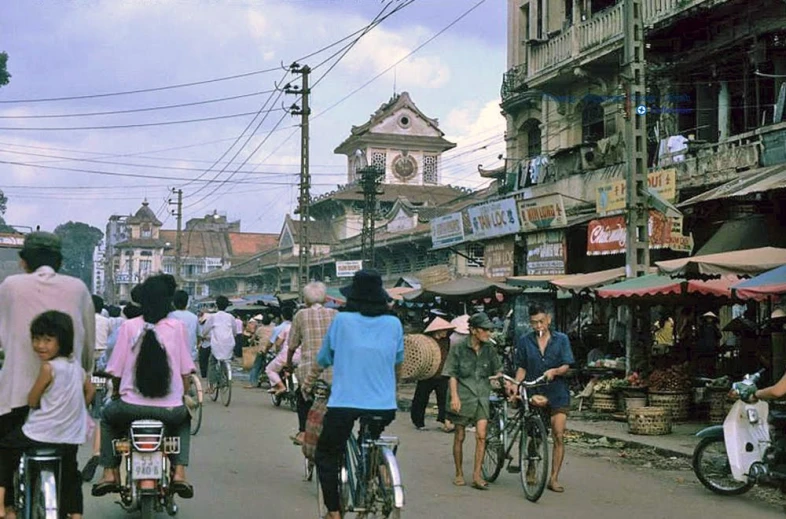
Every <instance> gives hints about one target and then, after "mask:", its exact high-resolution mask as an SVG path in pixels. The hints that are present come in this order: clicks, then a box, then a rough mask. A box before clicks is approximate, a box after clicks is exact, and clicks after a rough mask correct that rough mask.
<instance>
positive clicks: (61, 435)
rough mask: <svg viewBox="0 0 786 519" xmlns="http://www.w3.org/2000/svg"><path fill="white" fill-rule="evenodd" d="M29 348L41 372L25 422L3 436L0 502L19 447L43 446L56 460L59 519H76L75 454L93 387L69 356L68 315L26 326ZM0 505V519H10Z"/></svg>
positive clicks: (43, 317) (79, 508) (78, 482)
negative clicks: (54, 453)
mask: <svg viewBox="0 0 786 519" xmlns="http://www.w3.org/2000/svg"><path fill="white" fill-rule="evenodd" d="M30 334H31V337H32V343H33V349H34V350H35V352H36V354H37V355H38V357H39V358H40V359H41V369H40V371H39V373H38V378H37V379H36V382H35V384H34V385H33V388H32V389H31V390H30V393H29V394H28V397H27V400H28V404H29V405H30V409H31V411H30V414H29V415H28V417H27V421H26V422H25V424H24V425H23V426H22V427H21V428H19V429H17V430H15V431H13V432H11V433H10V434H9V435H8V436H6V437H5V438H3V440H2V443H0V475H2V478H3V479H2V480H1V482H0V484H2V486H0V502H2V499H4V497H5V492H13V487H12V485H11V484H9V483H10V482H11V481H12V479H13V478H12V477H11V479H9V478H8V476H9V475H10V476H13V473H14V470H16V467H18V466H19V458H20V457H21V454H22V452H23V451H24V450H25V449H28V448H30V447H45V448H55V449H57V450H58V451H59V452H60V454H61V456H62V461H61V473H62V477H61V487H60V503H61V505H62V512H63V514H64V515H63V517H65V515H66V514H68V515H69V516H70V517H71V519H81V517H82V513H83V501H82V479H81V477H80V475H79V468H78V466H77V461H76V454H77V449H78V448H79V445H81V444H83V443H85V441H86V440H87V420H88V416H87V406H86V404H85V402H89V401H91V400H92V399H93V393H94V389H93V385H92V384H91V382H90V377H88V376H87V375H86V374H85V371H84V369H82V366H81V365H80V364H79V362H77V361H76V360H75V359H74V358H73V355H72V353H73V351H74V324H73V321H72V320H71V317H69V316H68V314H65V313H63V312H58V311H54V310H51V311H48V312H44V313H42V314H40V315H39V316H38V317H36V318H35V319H33V322H32V324H31V325H30ZM1 508H2V507H0V518H2V517H6V518H8V519H11V518H13V517H16V514H15V512H14V511H13V510H7V511H6V513H4V511H3V510H2V509H1Z"/></svg>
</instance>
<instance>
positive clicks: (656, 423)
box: [628, 407, 671, 436]
mask: <svg viewBox="0 0 786 519" xmlns="http://www.w3.org/2000/svg"><path fill="white" fill-rule="evenodd" d="M628 427H629V431H630V433H631V434H641V435H648V436H659V435H663V434H670V433H671V414H670V413H669V411H667V410H666V409H662V408H660V407H637V408H635V409H629V410H628Z"/></svg>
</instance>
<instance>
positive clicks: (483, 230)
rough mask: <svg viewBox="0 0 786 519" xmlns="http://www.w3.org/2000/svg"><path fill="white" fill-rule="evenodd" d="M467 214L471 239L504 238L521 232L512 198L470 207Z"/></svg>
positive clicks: (514, 202) (514, 201)
mask: <svg viewBox="0 0 786 519" xmlns="http://www.w3.org/2000/svg"><path fill="white" fill-rule="evenodd" d="M468 212H469V221H470V222H471V224H472V238H473V239H483V238H491V237H494V236H504V235H506V234H516V233H518V232H520V231H521V224H520V223H519V215H518V210H517V208H516V200H514V199H513V198H506V199H504V200H497V201H496V202H489V203H487V204H483V205H476V206H472V207H470V208H469V210H468Z"/></svg>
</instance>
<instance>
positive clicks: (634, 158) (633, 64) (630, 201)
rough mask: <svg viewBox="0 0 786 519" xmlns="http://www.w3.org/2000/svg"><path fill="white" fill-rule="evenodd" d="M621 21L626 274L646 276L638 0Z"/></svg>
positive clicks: (628, 344)
mask: <svg viewBox="0 0 786 519" xmlns="http://www.w3.org/2000/svg"><path fill="white" fill-rule="evenodd" d="M624 2H625V4H624V11H623V23H624V24H625V32H624V33H625V45H624V67H623V78H624V80H625V82H626V103H627V107H626V112H625V116H626V119H627V120H626V124H625V153H626V159H627V175H626V182H625V194H626V224H627V242H626V243H627V246H626V251H625V260H626V270H625V272H626V275H627V277H628V278H634V277H639V276H643V275H646V274H647V273H648V271H649V266H650V253H649V225H648V224H649V208H648V206H647V204H648V202H647V197H646V193H647V115H646V114H647V103H646V85H645V60H644V48H645V44H644V23H643V20H642V3H643V2H642V0H624ZM636 308H637V307H636V306H635V305H631V306H629V307H628V322H627V326H626V334H625V358H626V361H625V363H626V366H625V368H626V371H627V372H628V373H630V372H631V356H632V353H633V349H634V347H635V345H636V339H637V338H636V321H637V317H638V316H637V315H636Z"/></svg>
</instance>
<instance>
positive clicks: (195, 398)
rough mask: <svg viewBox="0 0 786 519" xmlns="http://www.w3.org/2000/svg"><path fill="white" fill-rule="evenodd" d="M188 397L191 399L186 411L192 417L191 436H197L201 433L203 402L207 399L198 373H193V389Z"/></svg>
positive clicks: (187, 394)
mask: <svg viewBox="0 0 786 519" xmlns="http://www.w3.org/2000/svg"><path fill="white" fill-rule="evenodd" d="M186 396H187V397H188V398H189V399H190V401H189V402H187V403H186V409H187V410H188V413H189V414H190V415H191V436H195V435H196V433H198V432H199V428H200V427H202V402H204V398H205V397H204V392H203V391H202V381H201V380H200V379H199V375H197V374H196V373H191V387H190V388H189V390H188V393H186ZM189 404H190V405H189Z"/></svg>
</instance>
